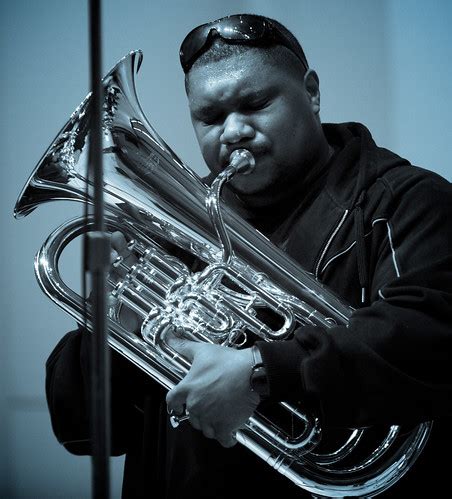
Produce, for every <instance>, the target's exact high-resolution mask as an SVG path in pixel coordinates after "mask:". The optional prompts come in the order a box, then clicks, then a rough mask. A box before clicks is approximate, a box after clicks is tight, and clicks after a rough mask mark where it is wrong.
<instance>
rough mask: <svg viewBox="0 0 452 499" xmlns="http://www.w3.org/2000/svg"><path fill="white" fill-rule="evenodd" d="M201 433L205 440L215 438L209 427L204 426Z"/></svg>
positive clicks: (213, 431) (212, 430)
mask: <svg viewBox="0 0 452 499" xmlns="http://www.w3.org/2000/svg"><path fill="white" fill-rule="evenodd" d="M202 432H203V434H204V436H205V437H207V438H215V430H214V429H213V428H212V427H211V426H209V425H204V426H203V427H202Z"/></svg>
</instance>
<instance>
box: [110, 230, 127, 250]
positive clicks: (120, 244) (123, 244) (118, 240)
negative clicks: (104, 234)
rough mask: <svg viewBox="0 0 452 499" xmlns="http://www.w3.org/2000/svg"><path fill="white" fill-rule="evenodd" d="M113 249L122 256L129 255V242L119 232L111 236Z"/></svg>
mask: <svg viewBox="0 0 452 499" xmlns="http://www.w3.org/2000/svg"><path fill="white" fill-rule="evenodd" d="M110 241H111V247H112V248H113V249H114V250H116V251H117V252H118V253H120V254H124V253H128V251H129V250H128V247H127V240H126V238H125V237H124V234H123V233H122V232H120V231H119V230H117V231H115V232H112V233H111V236H110Z"/></svg>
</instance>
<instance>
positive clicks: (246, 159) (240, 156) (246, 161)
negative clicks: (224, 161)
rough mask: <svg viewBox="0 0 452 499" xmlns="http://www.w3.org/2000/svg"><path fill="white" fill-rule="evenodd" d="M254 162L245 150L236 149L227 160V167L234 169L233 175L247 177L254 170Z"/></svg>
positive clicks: (252, 157)
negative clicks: (237, 174) (239, 174)
mask: <svg viewBox="0 0 452 499" xmlns="http://www.w3.org/2000/svg"><path fill="white" fill-rule="evenodd" d="M255 165H256V160H255V159H254V156H253V155H252V154H251V153H250V152H249V151H248V150H247V149H236V150H235V151H233V152H232V154H231V156H230V158H229V167H230V168H234V170H235V173H241V174H242V175H248V174H249V173H251V172H252V171H253V170H254V167H255Z"/></svg>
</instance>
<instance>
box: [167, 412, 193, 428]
mask: <svg viewBox="0 0 452 499" xmlns="http://www.w3.org/2000/svg"><path fill="white" fill-rule="evenodd" d="M168 414H169V416H170V418H169V419H170V423H171V426H172V427H173V428H177V427H178V426H179V425H180V424H181V423H182V422H183V421H186V420H187V419H189V417H190V414H189V412H188V411H187V409H185V408H184V411H183V412H182V414H176V413H175V412H174V411H173V410H172V409H171V410H170V411H168Z"/></svg>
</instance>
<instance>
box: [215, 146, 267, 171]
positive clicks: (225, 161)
mask: <svg viewBox="0 0 452 499" xmlns="http://www.w3.org/2000/svg"><path fill="white" fill-rule="evenodd" d="M239 149H246V150H248V151H249V152H250V153H251V154H252V155H253V157H254V159H255V160H256V163H257V161H258V158H259V156H262V154H263V150H262V148H259V147H247V146H246V145H243V144H242V145H238V144H237V146H236V147H231V148H228V149H226V150H225V151H224V152H223V151H222V152H221V153H220V166H221V169H222V170H224V169H225V168H226V167H227V166H228V165H229V162H230V161H229V160H230V157H231V154H232V153H233V152H234V151H237V150H239Z"/></svg>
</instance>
